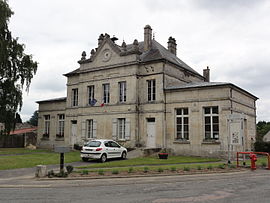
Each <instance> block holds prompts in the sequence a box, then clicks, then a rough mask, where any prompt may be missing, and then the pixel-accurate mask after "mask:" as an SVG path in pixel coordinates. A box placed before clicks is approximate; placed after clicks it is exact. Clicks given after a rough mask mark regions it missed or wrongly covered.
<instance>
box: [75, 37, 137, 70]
mask: <svg viewBox="0 0 270 203" xmlns="http://www.w3.org/2000/svg"><path fill="white" fill-rule="evenodd" d="M127 53H128V54H127ZM136 54H137V52H134V53H133V52H130V53H129V52H126V51H125V52H123V50H122V51H121V49H120V47H119V46H118V45H117V44H115V43H114V42H113V41H112V40H111V39H110V37H105V38H104V39H103V41H102V42H101V44H100V45H99V47H98V48H97V49H96V52H95V53H92V54H91V56H90V58H89V59H84V60H80V61H79V64H81V65H82V66H81V68H82V69H88V68H98V67H105V66H111V65H116V64H122V63H126V62H131V61H136V59H137V58H136Z"/></svg>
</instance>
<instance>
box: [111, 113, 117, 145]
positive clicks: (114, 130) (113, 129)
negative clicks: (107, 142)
mask: <svg viewBox="0 0 270 203" xmlns="http://www.w3.org/2000/svg"><path fill="white" fill-rule="evenodd" d="M112 139H113V140H116V139H117V119H116V118H114V119H113V121H112Z"/></svg>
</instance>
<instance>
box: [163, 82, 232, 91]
mask: <svg viewBox="0 0 270 203" xmlns="http://www.w3.org/2000/svg"><path fill="white" fill-rule="evenodd" d="M224 85H232V84H231V83H228V82H191V83H186V84H184V85H180V86H171V87H167V88H165V89H166V90H174V89H188V88H201V87H214V86H224Z"/></svg>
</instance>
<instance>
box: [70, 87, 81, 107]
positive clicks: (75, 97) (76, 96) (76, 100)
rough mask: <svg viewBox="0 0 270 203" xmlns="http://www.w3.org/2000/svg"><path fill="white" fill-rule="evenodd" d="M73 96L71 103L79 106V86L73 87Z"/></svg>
mask: <svg viewBox="0 0 270 203" xmlns="http://www.w3.org/2000/svg"><path fill="white" fill-rule="evenodd" d="M71 98H72V100H71V105H72V106H78V105H79V89H78V88H73V89H72V97H71Z"/></svg>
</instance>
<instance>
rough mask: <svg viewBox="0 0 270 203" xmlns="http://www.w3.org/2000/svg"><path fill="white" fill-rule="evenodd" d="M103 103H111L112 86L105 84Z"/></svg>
mask: <svg viewBox="0 0 270 203" xmlns="http://www.w3.org/2000/svg"><path fill="white" fill-rule="evenodd" d="M103 102H104V104H108V103H110V84H103Z"/></svg>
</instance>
